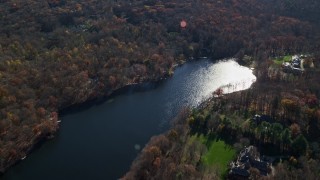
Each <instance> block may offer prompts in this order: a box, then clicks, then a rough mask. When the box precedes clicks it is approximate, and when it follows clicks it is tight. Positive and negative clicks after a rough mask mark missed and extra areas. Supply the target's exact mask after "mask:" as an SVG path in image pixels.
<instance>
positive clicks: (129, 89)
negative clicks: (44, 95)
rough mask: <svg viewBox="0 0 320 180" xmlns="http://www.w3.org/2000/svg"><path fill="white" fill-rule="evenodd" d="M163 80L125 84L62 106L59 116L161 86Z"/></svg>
mask: <svg viewBox="0 0 320 180" xmlns="http://www.w3.org/2000/svg"><path fill="white" fill-rule="evenodd" d="M164 81H166V79H164V80H159V81H155V82H143V83H139V84H131V85H127V86H124V87H122V88H119V89H117V90H115V91H114V92H113V93H111V94H110V95H107V96H103V97H100V98H94V99H91V100H88V101H86V102H85V103H81V104H74V105H71V106H69V107H67V108H64V109H62V110H61V111H59V115H60V117H64V116H65V115H67V114H74V113H79V112H83V111H86V110H88V109H90V108H91V107H93V106H99V105H101V104H103V103H106V102H112V101H113V99H114V98H116V97H118V96H121V95H130V94H134V93H138V92H147V91H151V90H153V89H156V88H157V87H159V86H161V85H162V84H163V83H165V82H164Z"/></svg>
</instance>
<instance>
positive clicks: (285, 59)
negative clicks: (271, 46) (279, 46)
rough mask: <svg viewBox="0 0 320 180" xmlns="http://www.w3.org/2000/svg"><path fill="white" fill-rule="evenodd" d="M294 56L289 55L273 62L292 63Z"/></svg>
mask: <svg viewBox="0 0 320 180" xmlns="http://www.w3.org/2000/svg"><path fill="white" fill-rule="evenodd" d="M291 58H292V56H291V55H287V56H281V57H278V58H275V59H273V62H274V63H276V64H279V65H280V64H282V63H283V62H290V61H291Z"/></svg>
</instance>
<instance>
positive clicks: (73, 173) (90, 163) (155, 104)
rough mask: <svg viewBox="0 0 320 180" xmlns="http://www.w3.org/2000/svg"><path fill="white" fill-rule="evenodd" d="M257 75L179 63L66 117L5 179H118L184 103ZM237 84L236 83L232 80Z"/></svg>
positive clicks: (227, 64)
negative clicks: (145, 86) (146, 86)
mask: <svg viewBox="0 0 320 180" xmlns="http://www.w3.org/2000/svg"><path fill="white" fill-rule="evenodd" d="M254 81H255V76H254V75H253V74H252V71H251V70H250V69H248V68H245V67H242V66H239V65H238V64H237V63H236V62H234V61H232V60H228V61H221V62H218V63H212V62H211V61H210V60H200V61H194V62H189V63H186V64H185V65H183V66H181V67H179V68H177V69H176V71H175V74H174V76H173V77H172V78H169V79H167V80H165V81H163V82H161V83H160V84H159V85H158V86H157V87H156V88H151V89H150V90H148V91H142V92H141V91H140V92H137V91H135V92H133V91H128V92H125V93H124V94H121V95H119V96H116V97H114V98H113V99H110V100H108V101H106V102H104V103H102V104H99V105H96V106H91V107H90V108H88V109H85V110H83V111H79V112H72V113H67V114H66V115H64V116H63V117H61V120H62V122H61V128H60V130H59V132H58V134H57V136H56V137H55V138H54V139H53V140H51V141H48V142H45V143H44V144H43V145H42V146H41V147H40V148H39V149H37V150H35V151H34V152H33V153H31V154H30V155H29V156H28V157H27V158H26V159H25V160H23V161H22V162H20V163H18V164H17V165H16V166H14V167H13V168H11V169H10V170H9V171H8V172H7V173H6V174H5V175H4V176H3V177H0V178H2V179H6V180H17V179H27V180H29V179H30V180H51V179H52V180H53V179H54V180H64V179H70V180H71V179H78V180H79V179H95V180H96V179H104V180H109V179H111V180H112V179H117V178H119V177H121V176H122V175H123V174H124V173H125V172H126V171H127V170H129V167H130V164H131V162H132V161H133V160H134V158H135V157H136V156H137V154H138V153H139V152H140V150H141V148H143V146H144V145H145V144H146V143H147V142H148V140H149V139H150V137H151V136H153V135H157V134H159V133H161V132H164V131H165V130H167V129H168V126H169V125H168V124H169V121H170V120H171V119H172V118H173V117H174V116H175V115H176V114H177V112H178V111H179V109H180V108H182V107H184V106H193V107H194V106H197V105H199V103H201V102H202V101H203V100H205V99H207V98H209V97H210V96H211V94H212V92H213V91H215V90H216V89H217V88H219V87H221V86H223V87H224V92H232V91H237V90H241V89H246V88H248V87H250V85H251V84H252V82H254ZM233 85H236V86H233Z"/></svg>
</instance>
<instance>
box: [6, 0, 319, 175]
mask: <svg viewBox="0 0 320 180" xmlns="http://www.w3.org/2000/svg"><path fill="white" fill-rule="evenodd" d="M319 7H320V3H319V2H318V1H315V0H313V1H310V2H308V3H305V2H304V1H302V0H291V1H267V0H260V1H259V0H225V1H216V0H202V1H200V0H186V1H181V0H178V1H171V0H164V1H155V0H144V1H139V0H137V1H127V0H118V1H113V0H108V1H98V0H89V1H83V0H80V1H64V0H46V1H33V0H26V1H22V0H15V1H13V0H2V1H0V19H1V21H0V27H1V28H0V39H1V41H0V78H1V81H0V172H2V173H4V172H5V171H6V170H7V169H8V168H9V167H10V166H12V165H13V164H15V163H16V162H18V161H19V160H20V159H21V158H23V157H25V156H26V155H27V154H28V153H30V152H31V151H32V149H33V148H34V147H35V146H36V145H37V144H38V143H41V142H43V141H44V140H46V139H50V138H52V137H54V135H55V134H56V133H58V132H57V131H58V129H59V123H58V121H59V112H61V111H62V110H64V109H66V108H68V107H72V106H77V105H79V104H83V103H85V102H87V101H89V100H96V99H100V98H103V97H106V96H108V95H110V94H111V93H112V92H113V91H115V90H117V89H119V88H121V87H124V86H127V85H130V84H135V83H140V82H145V81H158V80H160V79H162V78H164V77H169V76H170V75H172V73H173V70H174V67H175V66H176V65H177V64H182V63H184V62H185V61H187V60H190V59H192V58H197V57H211V58H213V59H219V58H225V57H237V58H238V59H240V60H242V59H244V57H245V55H249V56H250V57H252V59H253V61H255V62H256V64H257V67H256V72H255V73H256V75H257V77H258V82H257V83H256V85H255V86H254V87H253V88H252V89H250V90H248V91H245V92H240V93H235V94H231V95H230V96H229V95H228V96H221V97H219V98H218V100H217V102H215V103H213V104H211V105H208V107H207V108H208V109H205V108H204V109H202V110H201V109H200V110H199V112H193V111H194V110H184V111H183V113H182V115H180V116H179V118H178V119H181V120H180V121H179V120H177V125H176V126H173V129H171V130H169V131H168V132H167V133H166V134H165V135H160V136H158V137H155V138H153V139H151V141H150V144H149V145H147V146H146V148H145V149H144V150H143V152H142V153H141V155H140V156H139V157H138V158H137V160H136V161H135V162H134V163H133V165H132V169H131V171H130V172H128V174H127V177H128V178H129V179H130V177H134V176H135V178H142V179H148V178H150V177H151V176H154V177H155V178H156V177H159V176H161V177H171V178H174V177H175V176H174V177H173V174H177V172H179V173H178V174H180V175H179V177H181V178H183V177H189V175H190V177H195V178H198V177H203V178H207V179H212V178H214V177H219V173H218V172H216V173H213V171H214V170H212V169H207V168H206V167H204V166H202V165H201V163H199V158H200V157H201V153H202V151H203V152H204V151H205V146H203V145H202V144H201V143H199V142H196V141H195V142H193V143H192V144H191V145H192V146H194V147H193V148H195V149H199V153H200V154H199V156H194V157H192V158H191V157H190V158H189V159H186V160H184V161H181V159H179V158H180V157H179V156H178V155H177V154H178V153H173V152H180V151H182V150H183V149H186V148H185V145H188V144H184V142H186V141H187V139H188V138H190V133H191V132H192V133H200V132H201V133H203V134H205V135H207V134H210V133H212V132H217V133H218V132H220V131H221V133H222V134H223V133H230V132H231V133H232V134H233V135H234V137H235V138H234V139H233V140H234V141H236V140H237V139H239V137H240V136H243V137H244V138H247V139H249V140H250V142H252V143H254V144H263V145H266V146H268V145H271V144H273V145H276V146H277V147H278V148H279V152H281V153H286V154H290V155H292V156H293V157H294V158H295V159H296V158H299V157H298V156H297V154H299V155H302V156H301V158H304V160H303V161H302V160H301V161H300V160H299V161H298V160H297V161H298V162H299V164H303V165H304V166H298V165H293V167H294V168H298V169H299V168H300V169H302V168H304V167H305V168H311V167H309V165H310V163H309V162H310V161H311V160H313V161H312V163H313V164H312V165H314V164H317V163H318V154H317V151H316V149H314V150H313V149H311V147H313V146H311V144H313V143H318V139H319V131H318V130H319V129H318V121H319V109H318V107H319V97H320V94H319V89H320V88H319V82H320V81H319V79H318V77H319V76H318V72H319V71H318V68H319V57H320V55H319V48H320V34H319V33H320V31H319V25H320V22H319V19H318V18H317V17H319V11H317V9H319ZM182 20H184V21H185V22H186V23H187V25H186V27H181V26H180V22H181V21H182ZM295 53H306V54H312V59H311V60H312V61H313V62H314V64H315V68H312V69H310V70H308V71H307V72H306V73H305V74H303V75H302V76H294V75H292V74H285V73H283V72H282V71H280V70H278V71H277V68H274V67H276V65H274V64H273V61H272V60H271V59H272V58H273V57H278V56H284V55H288V54H295ZM274 69H276V70H274ZM271 72H272V73H271ZM230 97H232V98H230ZM219 103H220V104H219ZM216 107H219V108H218V109H216ZM204 111H209V113H208V112H206V113H204ZM231 111H232V112H233V111H234V112H235V113H237V115H238V116H239V117H243V119H246V118H248V117H250V115H253V114H255V113H261V114H267V115H270V116H272V118H274V119H276V120H277V121H279V122H278V124H277V125H274V124H264V125H263V126H278V129H281V130H283V132H287V134H290V138H289V137H288V141H289V140H290V143H288V144H285V143H284V142H280V140H279V139H274V138H273V137H271V135H269V134H266V133H265V134H262V132H259V133H256V131H255V129H259V126H260V125H255V124H247V126H249V127H248V128H247V129H246V128H245V127H247V126H245V127H243V126H242V124H233V122H232V119H230V118H231V117H228V116H227V115H226V120H223V122H220V121H218V120H219V118H213V117H214V115H215V114H216V113H221V114H229V115H230V116H231V115H232V114H230V112H231ZM199 114H200V115H199ZM193 116H194V118H193V119H194V120H193V121H187V120H188V119H189V120H190V118H191V117H193ZM198 116H201V118H198ZM211 119H212V121H211ZM209 122H210V123H211V125H210V123H209ZM241 122H242V121H241V120H239V122H237V123H241ZM219 123H225V124H224V125H223V126H219ZM216 124H218V126H216ZM222 127H223V128H222ZM240 127H241V128H240ZM281 127H282V128H281ZM297 138H300V139H302V140H303V141H308V142H309V143H308V146H307V148H306V149H302V150H301V149H295V150H293V149H292V147H295V146H296V145H295V144H293V142H294V141H295V140H296V139H297ZM298 140H299V139H298ZM291 141H292V143H291ZM316 145H317V144H315V146H316ZM189 146H190V144H189ZM169 150H170V151H169ZM301 152H303V153H305V154H301ZM186 153H187V152H186ZM168 154H169V155H170V156H169V155H168ZM168 157H170V158H168ZM143 158H146V159H143ZM163 158H164V159H163ZM141 159H142V160H141ZM200 159H201V158H200ZM308 163H309V164H308ZM287 166H290V167H291V165H290V164H280V165H279V167H277V168H279V171H282V172H283V176H290V175H292V174H290V173H289V172H288V168H287ZM310 166H311V165H310ZM143 167H145V168H143ZM162 168H164V169H162ZM312 168H313V167H312ZM143 169H148V170H149V171H148V172H145V171H144V172H141V171H143ZM291 170H292V169H291ZM203 172H207V173H203ZM210 172H212V173H210ZM292 172H295V173H298V172H300V171H293V170H292ZM188 173H191V174H188ZM217 173H218V174H217ZM279 174H280V173H279ZM293 174H294V173H293ZM297 176H298V175H297ZM169 179H170V178H169Z"/></svg>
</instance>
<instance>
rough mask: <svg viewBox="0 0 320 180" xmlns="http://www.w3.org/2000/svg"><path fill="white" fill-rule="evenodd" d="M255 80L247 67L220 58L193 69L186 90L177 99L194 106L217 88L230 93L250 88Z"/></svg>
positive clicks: (231, 60) (208, 96) (232, 60)
mask: <svg viewBox="0 0 320 180" xmlns="http://www.w3.org/2000/svg"><path fill="white" fill-rule="evenodd" d="M255 81H256V77H255V76H254V75H253V73H252V70H250V69H249V68H247V67H244V66H240V65H239V64H238V63H237V62H236V61H235V60H234V59H228V60H222V61H219V62H218V63H211V64H209V65H208V66H204V67H202V68H199V69H197V70H196V71H193V72H192V73H191V75H190V77H189V81H186V83H185V88H186V89H188V92H186V93H185V95H184V96H182V97H181V96H180V97H179V101H180V103H184V104H185V105H186V106H191V107H195V106H198V105H199V104H200V103H201V102H203V101H204V100H206V99H208V98H210V97H211V96H212V94H213V92H214V91H215V90H217V89H218V88H221V89H222V90H223V93H224V94H226V93H232V92H235V91H240V90H245V89H248V88H250V86H251V84H252V83H253V82H255Z"/></svg>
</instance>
